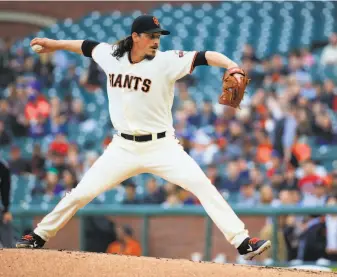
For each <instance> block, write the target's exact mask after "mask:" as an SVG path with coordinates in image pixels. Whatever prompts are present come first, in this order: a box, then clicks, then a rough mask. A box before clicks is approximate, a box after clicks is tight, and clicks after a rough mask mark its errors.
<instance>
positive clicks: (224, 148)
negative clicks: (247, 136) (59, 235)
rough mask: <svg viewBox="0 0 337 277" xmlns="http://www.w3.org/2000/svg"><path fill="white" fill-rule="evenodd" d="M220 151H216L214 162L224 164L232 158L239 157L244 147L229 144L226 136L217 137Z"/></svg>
mask: <svg viewBox="0 0 337 277" xmlns="http://www.w3.org/2000/svg"><path fill="white" fill-rule="evenodd" d="M216 142H217V145H218V151H217V152H215V153H214V156H213V163H214V164H219V165H220V164H224V163H226V162H228V161H230V160H234V159H237V158H238V157H239V156H240V155H241V153H242V149H241V148H240V146H239V145H236V144H228V142H227V140H226V139H225V138H219V139H217V141H216Z"/></svg>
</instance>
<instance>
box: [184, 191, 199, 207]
mask: <svg viewBox="0 0 337 277" xmlns="http://www.w3.org/2000/svg"><path fill="white" fill-rule="evenodd" d="M180 196H181V197H180V198H181V199H182V202H183V205H201V203H200V201H199V199H198V198H197V197H196V196H195V195H194V194H193V193H192V192H190V191H188V190H181V192H180Z"/></svg>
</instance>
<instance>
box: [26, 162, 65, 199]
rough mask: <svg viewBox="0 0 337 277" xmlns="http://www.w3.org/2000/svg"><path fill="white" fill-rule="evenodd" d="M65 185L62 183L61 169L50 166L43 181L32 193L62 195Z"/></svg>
mask: <svg viewBox="0 0 337 277" xmlns="http://www.w3.org/2000/svg"><path fill="white" fill-rule="evenodd" d="M62 191H63V187H62V185H61V184H60V179H59V171H58V170H57V169H56V168H49V169H48V170H47V172H46V175H45V177H44V180H43V182H42V183H40V182H39V183H37V184H36V185H35V187H34V188H33V190H32V195H33V196H35V195H41V194H42V195H46V196H48V197H50V198H53V197H54V196H55V195H61V193H62Z"/></svg>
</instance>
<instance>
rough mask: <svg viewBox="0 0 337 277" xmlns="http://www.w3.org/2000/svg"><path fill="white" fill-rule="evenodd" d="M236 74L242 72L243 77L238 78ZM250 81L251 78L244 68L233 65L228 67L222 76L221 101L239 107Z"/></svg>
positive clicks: (223, 103)
mask: <svg viewBox="0 0 337 277" xmlns="http://www.w3.org/2000/svg"><path fill="white" fill-rule="evenodd" d="M234 74H240V75H242V77H239V78H238V77H237V76H234ZM249 81H250V79H248V77H247V74H246V72H245V71H244V70H243V69H242V68H239V67H232V68H230V69H228V70H227V71H226V73H225V74H224V75H223V77H222V93H221V95H220V97H219V103H220V104H222V105H226V106H230V107H233V108H237V107H239V105H240V103H241V101H242V99H243V96H244V94H245V89H246V87H247V85H248V83H249ZM239 108H240V107H239Z"/></svg>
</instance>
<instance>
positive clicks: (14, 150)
mask: <svg viewBox="0 0 337 277" xmlns="http://www.w3.org/2000/svg"><path fill="white" fill-rule="evenodd" d="M9 168H10V170H11V172H12V174H16V175H21V174H25V173H30V172H31V166H30V164H29V162H28V161H27V160H25V159H24V158H22V156H21V149H20V148H19V147H18V146H15V145H14V146H12V147H11V151H10V160H9Z"/></svg>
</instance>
